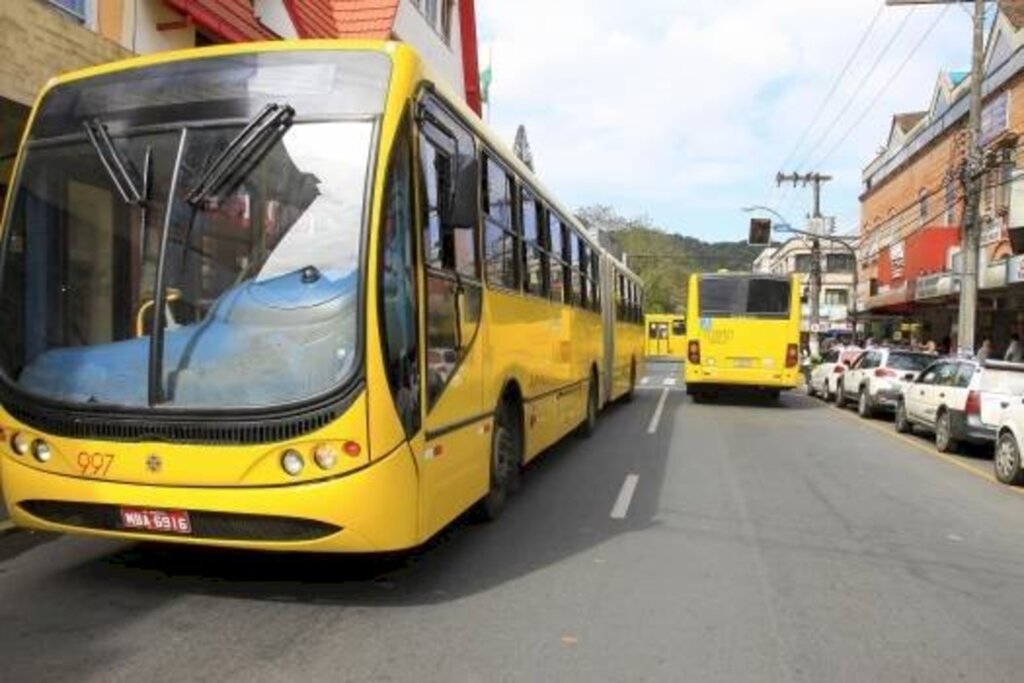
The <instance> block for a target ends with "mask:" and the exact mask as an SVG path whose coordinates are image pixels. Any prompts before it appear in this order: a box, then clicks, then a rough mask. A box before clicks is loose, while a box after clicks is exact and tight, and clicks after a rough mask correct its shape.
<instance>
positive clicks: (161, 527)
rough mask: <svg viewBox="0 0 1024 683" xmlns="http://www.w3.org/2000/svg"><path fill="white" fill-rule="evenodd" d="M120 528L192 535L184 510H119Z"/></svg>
mask: <svg viewBox="0 0 1024 683" xmlns="http://www.w3.org/2000/svg"><path fill="white" fill-rule="evenodd" d="M121 526H122V527H123V528H125V529H132V530H140V531H156V532H160V533H165V534H191V533H192V522H191V520H189V518H188V513H187V512H185V511H184V510H153V509H149V508H121Z"/></svg>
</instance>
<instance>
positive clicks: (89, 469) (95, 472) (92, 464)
mask: <svg viewBox="0 0 1024 683" xmlns="http://www.w3.org/2000/svg"><path fill="white" fill-rule="evenodd" d="M112 464H114V456H113V455H112V454H111V453H86V452H84V451H83V452H81V453H79V454H78V469H79V470H81V472H82V475H83V476H86V477H105V476H107V470H109V469H110V466H111V465H112Z"/></svg>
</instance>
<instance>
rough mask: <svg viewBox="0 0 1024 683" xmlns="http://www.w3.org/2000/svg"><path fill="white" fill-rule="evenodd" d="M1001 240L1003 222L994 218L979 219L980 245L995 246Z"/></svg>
mask: <svg viewBox="0 0 1024 683" xmlns="http://www.w3.org/2000/svg"><path fill="white" fill-rule="evenodd" d="M1002 238H1003V222H1002V220H1000V219H999V218H997V217H995V216H985V217H984V218H982V219H981V245H982V246H987V245H989V244H995V243H996V242H998V241H1000V240H1001V239H1002Z"/></svg>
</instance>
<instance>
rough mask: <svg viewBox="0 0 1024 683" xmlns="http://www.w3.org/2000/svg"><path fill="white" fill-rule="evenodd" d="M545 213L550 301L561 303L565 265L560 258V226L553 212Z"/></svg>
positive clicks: (563, 290) (563, 294)
mask: <svg viewBox="0 0 1024 683" xmlns="http://www.w3.org/2000/svg"><path fill="white" fill-rule="evenodd" d="M545 213H546V214H547V217H548V221H547V239H546V244H547V247H548V254H549V260H550V262H551V267H550V278H551V300H552V301H555V302H557V303H562V301H563V299H564V296H565V287H564V285H563V282H564V280H565V265H564V263H563V258H562V226H561V224H560V223H559V222H558V217H557V216H555V214H554V212H552V211H546V212H545Z"/></svg>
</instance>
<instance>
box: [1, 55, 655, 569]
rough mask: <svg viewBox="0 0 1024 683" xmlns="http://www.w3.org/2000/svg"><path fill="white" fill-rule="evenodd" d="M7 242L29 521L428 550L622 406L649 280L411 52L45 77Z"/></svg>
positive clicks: (13, 478)
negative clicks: (525, 469)
mask: <svg viewBox="0 0 1024 683" xmlns="http://www.w3.org/2000/svg"><path fill="white" fill-rule="evenodd" d="M9 199H10V200H9V202H8V207H7V210H6V214H5V216H4V219H3V243H2V253H0V303H2V315H3V321H4V325H3V329H4V334H3V335H2V338H0V401H2V404H3V406H4V409H3V411H0V430H2V434H3V438H2V444H3V445H2V447H0V477H2V483H3V492H4V497H5V498H6V501H7V504H8V506H9V508H10V513H11V518H12V519H13V521H14V522H15V523H17V524H19V525H21V526H25V527H32V528H37V529H47V530H51V531H60V532H74V533H85V534H95V535H101V536H110V537H117V538H134V539H144V538H150V539H151V538H160V539H163V540H170V541H175V542H181V543H201V544H210V545H223V546H235V547H244V548H260V549H275V550H316V551H338V552H350V551H381V550H392V549H401V548H408V547H413V546H416V545H418V544H421V543H422V542H423V541H425V540H426V539H428V538H429V537H430V536H432V535H433V534H435V533H436V532H437V531H438V530H439V529H441V528H442V527H444V526H445V525H446V524H448V523H449V522H450V521H451V520H453V519H454V518H455V517H456V516H458V515H459V514H460V513H462V512H463V511H464V510H467V509H469V508H470V507H471V506H473V505H475V504H478V505H479V506H480V510H481V511H482V512H483V513H484V514H485V515H486V516H489V517H494V516H496V515H497V514H498V513H499V512H500V511H501V508H502V506H503V505H504V503H505V500H506V497H507V496H508V494H509V492H510V491H511V490H513V489H514V486H515V484H516V480H517V477H518V473H519V471H520V468H521V467H522V466H523V465H524V464H526V463H527V462H529V461H530V460H531V459H532V458H534V457H536V456H537V455H538V454H539V453H541V452H542V451H544V450H545V449H546V448H548V447H549V446H551V445H552V444H554V443H555V442H556V441H558V440H559V439H561V438H562V437H564V436H566V435H567V434H568V433H570V432H572V431H574V430H576V431H579V432H582V433H583V434H584V435H585V434H587V433H589V432H590V431H591V430H593V428H594V424H595V420H596V419H597V413H598V411H599V409H600V408H601V407H602V406H603V405H604V404H605V403H606V402H608V401H611V400H614V399H617V398H620V397H628V396H630V395H631V393H632V391H633V384H634V382H635V378H636V377H637V373H638V372H639V371H640V370H639V366H640V364H641V363H642V362H643V312H642V288H641V284H640V281H639V280H638V279H637V278H636V276H635V275H633V274H632V273H631V272H630V271H629V270H628V269H627V268H625V266H624V265H623V264H622V263H621V262H619V261H617V260H616V259H614V258H612V257H611V256H610V255H609V254H608V253H606V252H605V251H604V250H602V249H601V248H599V246H598V245H597V244H596V243H595V242H594V241H593V240H592V239H591V238H590V237H589V236H588V235H587V234H586V233H585V232H584V230H583V228H582V226H581V224H580V223H579V222H578V221H577V220H576V219H574V218H573V216H572V214H571V213H570V212H569V211H567V210H566V209H565V208H564V207H563V206H562V205H560V204H558V203H557V202H556V201H555V200H554V199H553V198H552V196H551V195H550V194H549V193H548V192H547V191H546V190H545V189H544V188H543V187H542V186H541V185H540V184H539V183H538V181H537V180H536V178H535V177H534V176H533V174H532V173H531V172H530V171H529V169H527V168H526V167H525V166H524V165H522V164H521V163H519V162H518V161H517V160H516V159H515V158H514V156H513V155H512V154H511V153H510V152H508V151H507V150H506V148H505V147H504V146H502V145H501V144H499V142H498V141H497V140H496V138H495V137H494V136H493V135H492V134H490V133H489V132H488V131H487V130H485V129H484V127H483V126H482V125H481V123H480V121H479V119H478V118H477V117H476V116H475V115H473V114H472V113H471V112H470V111H469V110H468V109H467V108H466V107H465V106H464V105H463V104H461V103H460V102H459V101H458V98H456V97H454V96H453V95H451V94H450V93H449V92H448V91H447V90H446V89H445V88H444V87H442V86H440V85H438V84H437V83H436V82H435V79H434V77H433V76H432V75H431V73H430V72H429V70H428V68H427V67H426V66H425V65H424V63H423V62H422V61H421V60H420V59H419V57H418V56H417V55H416V54H415V53H414V52H413V51H412V50H411V49H410V48H408V47H407V46H405V45H402V44H399V43H392V42H348V41H323V42H320V41H303V42H274V43H267V44H246V45H233V46H221V47H214V48H207V49H200V50H190V51H185V52H179V53H166V54H160V55H154V56H150V57H144V58H139V59H133V60H128V61H125V62H120V63H117V64H113V65H108V66H102V67H97V68H92V69H87V70H84V71H80V72H77V73H73V74H70V75H66V76H62V77H60V78H58V79H56V80H55V81H53V82H52V83H51V84H50V85H48V86H47V88H46V89H45V90H44V92H43V93H42V94H41V95H40V98H39V100H38V101H37V103H36V105H35V107H34V109H33V113H32V116H31V120H30V122H29V125H28V127H27V131H26V133H25V137H24V140H23V144H22V147H21V150H20V152H19V156H18V160H17V165H16V171H15V177H14V182H13V183H12V187H11V191H10V195H9Z"/></svg>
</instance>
